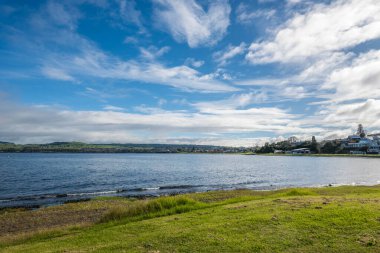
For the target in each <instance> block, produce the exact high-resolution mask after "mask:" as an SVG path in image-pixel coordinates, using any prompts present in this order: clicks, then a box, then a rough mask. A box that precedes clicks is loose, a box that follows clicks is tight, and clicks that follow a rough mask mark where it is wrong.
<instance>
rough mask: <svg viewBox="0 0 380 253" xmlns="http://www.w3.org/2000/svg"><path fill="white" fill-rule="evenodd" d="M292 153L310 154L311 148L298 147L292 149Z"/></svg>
mask: <svg viewBox="0 0 380 253" xmlns="http://www.w3.org/2000/svg"><path fill="white" fill-rule="evenodd" d="M291 153H292V154H293V155H296V154H310V149H308V148H297V149H293V150H292V151H291Z"/></svg>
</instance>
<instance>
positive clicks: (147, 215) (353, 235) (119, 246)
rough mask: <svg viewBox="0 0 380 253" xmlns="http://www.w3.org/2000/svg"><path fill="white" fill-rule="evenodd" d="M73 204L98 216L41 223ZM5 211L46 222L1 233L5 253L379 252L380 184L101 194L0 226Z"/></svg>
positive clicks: (62, 214) (73, 207)
mask: <svg viewBox="0 0 380 253" xmlns="http://www.w3.org/2000/svg"><path fill="white" fill-rule="evenodd" d="M68 210H79V211H80V210H82V211H83V210H87V211H88V210H93V211H94V210H97V211H96V212H97V213H99V215H98V216H96V218H94V219H92V220H91V221H90V222H88V223H85V225H82V226H76V227H75V223H74V224H70V223H67V222H66V223H63V222H62V224H59V222H58V223H57V224H56V226H53V227H49V229H46V230H44V229H43V222H42V223H38V222H39V221H40V220H41V219H42V221H43V220H44V219H45V220H46V219H47V218H46V217H49V218H50V219H53V218H54V217H55V216H54V214H56V215H57V216H56V217H55V218H56V219H58V220H59V219H61V220H65V219H64V217H65V214H66V213H67V212H68ZM99 210H102V211H101V212H100V211H99ZM79 213H81V212H79ZM84 213H85V212H84ZM89 213H91V212H90V211H89ZM4 215H7V217H8V218H7V219H6V220H3V223H4V224H6V222H9V219H11V218H12V217H13V218H14V217H23V219H24V220H25V221H26V222H27V223H28V222H29V223H30V225H29V227H32V228H33V222H34V223H37V224H40V225H39V226H40V227H38V232H37V227H36V229H35V231H33V230H32V231H27V230H25V224H24V226H20V229H19V231H12V232H8V233H7V234H4V233H3V234H0V235H2V237H1V238H2V239H0V251H1V252H380V186H373V187H359V186H356V187H326V188H310V189H287V190H279V191H249V190H240V191H218V192H208V193H197V194H186V195H180V196H174V197H161V198H156V199H149V200H126V199H118V198H101V199H96V200H92V201H88V202H85V203H74V204H69V205H63V206H59V207H49V208H42V209H40V210H37V211H3V212H2V213H0V226H1V225H2V224H1V217H2V216H4ZM28 215H34V219H33V220H32V221H30V220H28V219H26V217H28ZM78 215H79V214H78ZM83 215H84V216H86V215H89V214H83ZM83 218H85V217H83ZM17 222H20V223H23V220H18V219H15V218H14V224H16V223H17ZM34 225H35V224H34Z"/></svg>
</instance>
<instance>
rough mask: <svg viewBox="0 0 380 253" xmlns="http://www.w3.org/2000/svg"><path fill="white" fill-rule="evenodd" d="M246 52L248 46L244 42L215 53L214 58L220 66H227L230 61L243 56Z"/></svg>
mask: <svg viewBox="0 0 380 253" xmlns="http://www.w3.org/2000/svg"><path fill="white" fill-rule="evenodd" d="M245 50H246V44H245V43H244V42H242V43H240V45H238V46H232V45H229V46H228V47H227V48H226V49H224V50H221V51H218V52H215V53H214V54H213V58H214V60H215V61H216V62H218V63H219V65H225V64H227V63H228V61H229V60H230V59H232V58H234V57H235V56H237V55H241V54H243V53H244V52H245Z"/></svg>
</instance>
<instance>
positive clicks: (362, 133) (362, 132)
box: [356, 124, 366, 138]
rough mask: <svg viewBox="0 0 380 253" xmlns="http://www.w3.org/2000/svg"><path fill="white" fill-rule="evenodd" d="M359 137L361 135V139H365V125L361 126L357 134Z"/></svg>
mask: <svg viewBox="0 0 380 253" xmlns="http://www.w3.org/2000/svg"><path fill="white" fill-rule="evenodd" d="M356 134H357V135H359V136H360V137H361V138H364V137H365V136H366V134H365V131H364V128H363V125H362V124H359V126H358V131H357V132H356Z"/></svg>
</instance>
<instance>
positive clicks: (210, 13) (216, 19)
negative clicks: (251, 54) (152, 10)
mask: <svg viewBox="0 0 380 253" xmlns="http://www.w3.org/2000/svg"><path fill="white" fill-rule="evenodd" d="M155 2H156V7H157V9H156V17H157V22H159V23H160V24H161V25H162V26H163V27H164V28H165V29H166V30H167V31H168V32H169V33H170V34H171V35H172V36H173V37H174V39H175V40H177V41H180V42H182V41H186V42H187V43H188V45H189V46H190V47H198V46H204V45H214V44H215V43H216V42H218V41H219V40H220V39H221V38H222V37H223V36H224V35H225V33H226V31H227V28H228V26H229V24H230V20H229V15H230V12H231V7H230V5H229V4H228V2H227V1H225V0H218V1H212V2H211V3H210V4H209V6H208V8H207V11H205V10H204V9H203V7H202V6H201V5H200V4H198V3H197V2H196V1H195V0H181V1H169V0H156V1H155Z"/></svg>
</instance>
